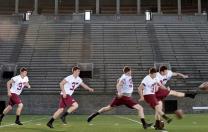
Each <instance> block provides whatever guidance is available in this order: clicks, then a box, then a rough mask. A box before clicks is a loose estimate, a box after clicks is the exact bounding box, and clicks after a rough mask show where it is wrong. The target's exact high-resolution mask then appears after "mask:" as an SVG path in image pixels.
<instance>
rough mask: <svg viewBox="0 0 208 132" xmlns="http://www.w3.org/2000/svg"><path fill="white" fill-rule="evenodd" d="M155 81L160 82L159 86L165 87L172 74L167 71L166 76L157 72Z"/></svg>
mask: <svg viewBox="0 0 208 132" xmlns="http://www.w3.org/2000/svg"><path fill="white" fill-rule="evenodd" d="M156 76H157V79H158V80H159V81H160V83H161V84H163V85H165V84H166V83H167V82H168V81H169V80H170V79H171V78H172V76H173V72H172V71H170V70H168V71H167V75H164V76H163V75H161V74H160V73H159V72H158V73H157V75H156Z"/></svg>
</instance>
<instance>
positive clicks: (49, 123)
mask: <svg viewBox="0 0 208 132" xmlns="http://www.w3.org/2000/svg"><path fill="white" fill-rule="evenodd" d="M63 111H64V108H59V109H58V110H57V111H56V112H55V113H54V114H53V116H52V118H51V119H50V120H49V122H48V123H47V126H48V127H50V128H54V127H53V122H54V120H55V119H57V118H58V117H59V116H60V115H61V114H62V113H63Z"/></svg>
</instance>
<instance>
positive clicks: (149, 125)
mask: <svg viewBox="0 0 208 132" xmlns="http://www.w3.org/2000/svg"><path fill="white" fill-rule="evenodd" d="M152 125H153V123H149V124H148V123H146V124H145V125H143V128H144V129H147V128H148V127H151V126H152Z"/></svg>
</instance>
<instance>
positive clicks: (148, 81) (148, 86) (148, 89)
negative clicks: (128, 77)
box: [142, 75, 158, 95]
mask: <svg viewBox="0 0 208 132" xmlns="http://www.w3.org/2000/svg"><path fill="white" fill-rule="evenodd" d="M157 84H158V80H157V78H154V79H152V78H151V77H150V75H147V76H146V77H145V78H144V79H143V80H142V85H143V86H144V91H143V95H149V94H155V92H156V90H157V88H158V85H157Z"/></svg>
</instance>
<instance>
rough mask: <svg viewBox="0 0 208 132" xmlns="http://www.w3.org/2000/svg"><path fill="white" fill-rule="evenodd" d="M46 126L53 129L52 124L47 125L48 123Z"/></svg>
mask: <svg viewBox="0 0 208 132" xmlns="http://www.w3.org/2000/svg"><path fill="white" fill-rule="evenodd" d="M46 125H47V126H48V127H49V128H54V127H53V124H51V123H49V122H48V123H47V124H46Z"/></svg>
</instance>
